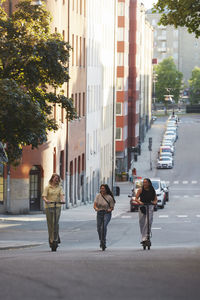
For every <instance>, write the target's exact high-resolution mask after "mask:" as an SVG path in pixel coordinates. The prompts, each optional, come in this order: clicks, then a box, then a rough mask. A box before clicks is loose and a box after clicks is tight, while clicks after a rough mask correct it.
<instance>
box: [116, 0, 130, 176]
mask: <svg viewBox="0 0 200 300" xmlns="http://www.w3.org/2000/svg"><path fill="white" fill-rule="evenodd" d="M117 5H118V7H117V8H118V10H117V17H118V18H117V74H116V77H117V79H116V172H117V173H121V172H125V171H127V169H128V78H129V20H130V19H129V9H130V7H129V5H130V0H118V1H117Z"/></svg>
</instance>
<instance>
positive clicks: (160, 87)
mask: <svg viewBox="0 0 200 300" xmlns="http://www.w3.org/2000/svg"><path fill="white" fill-rule="evenodd" d="M155 73H156V74H157V81H156V99H157V101H162V102H164V103H165V96H164V95H168V94H173V98H174V100H175V102H178V100H179V94H180V90H181V82H182V78H183V74H182V73H181V72H179V71H178V70H177V68H176V65H175V63H174V61H173V58H172V57H169V58H166V59H164V60H163V61H162V62H161V63H160V64H158V65H157V66H156V67H155Z"/></svg>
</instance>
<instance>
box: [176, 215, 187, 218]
mask: <svg viewBox="0 0 200 300" xmlns="http://www.w3.org/2000/svg"><path fill="white" fill-rule="evenodd" d="M177 217H178V218H187V217H188V216H187V215H177Z"/></svg>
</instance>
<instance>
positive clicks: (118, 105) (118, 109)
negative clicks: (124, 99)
mask: <svg viewBox="0 0 200 300" xmlns="http://www.w3.org/2000/svg"><path fill="white" fill-rule="evenodd" d="M116 115H117V116H121V115H122V103H119V102H118V103H116Z"/></svg>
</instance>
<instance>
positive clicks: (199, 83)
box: [189, 67, 200, 104]
mask: <svg viewBox="0 0 200 300" xmlns="http://www.w3.org/2000/svg"><path fill="white" fill-rule="evenodd" d="M189 86H190V102H191V103H192V104H197V103H200V68H198V67H195V68H194V69H193V71H192V77H191V78H190V80H189Z"/></svg>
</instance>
